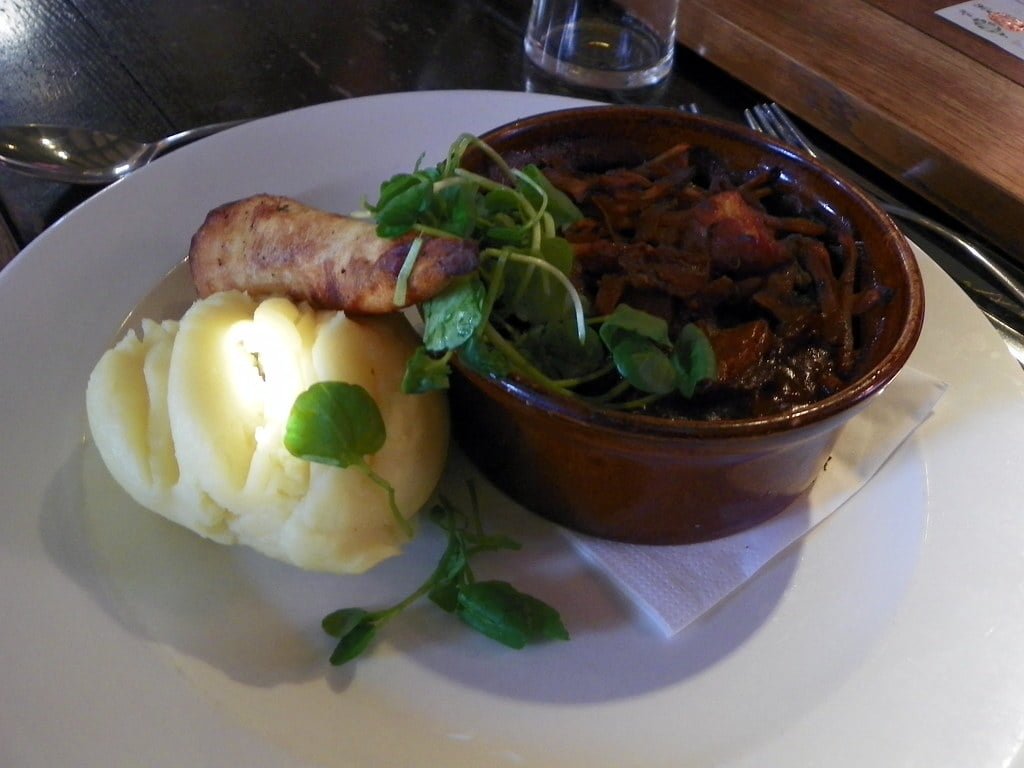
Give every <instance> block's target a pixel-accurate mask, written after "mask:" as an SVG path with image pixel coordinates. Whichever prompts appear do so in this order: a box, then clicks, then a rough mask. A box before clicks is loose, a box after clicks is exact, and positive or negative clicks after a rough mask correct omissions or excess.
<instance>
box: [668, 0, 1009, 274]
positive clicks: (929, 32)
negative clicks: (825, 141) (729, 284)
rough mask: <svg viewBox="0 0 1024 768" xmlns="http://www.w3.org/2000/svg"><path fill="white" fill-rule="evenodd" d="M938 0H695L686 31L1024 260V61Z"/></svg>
mask: <svg viewBox="0 0 1024 768" xmlns="http://www.w3.org/2000/svg"><path fill="white" fill-rule="evenodd" d="M953 4H954V3H953V2H952V0H950V1H949V2H942V1H941V0H940V2H932V1H930V0H815V2H806V1H805V0H772V2H764V1H763V0H681V1H680V23H679V39H680V40H681V41H682V42H683V43H684V44H685V45H687V46H688V47H690V48H692V49H693V50H696V51H700V53H701V55H703V56H704V57H706V58H707V59H708V60H709V61H711V62H714V63H715V64H717V65H718V66H720V67H722V68H723V69H724V70H726V71H728V72H729V73H730V74H732V75H734V76H736V77H737V78H739V79H741V80H743V81H744V82H746V83H748V84H750V85H751V86H753V87H754V88H755V89H757V90H759V91H761V92H763V93H765V94H766V95H768V96H770V97H771V98H772V99H774V100H776V101H778V102H779V103H780V104H782V105H784V106H785V107H786V108H787V109H788V110H789V111H791V112H793V113H795V114H797V115H799V116H800V117H801V118H803V119H804V120H806V121H807V122H809V123H811V124H812V125H814V126H816V127H817V128H819V129H820V130H821V131H823V132H824V133H825V134H828V135H829V136H831V137H832V138H833V139H835V140H837V141H838V142H839V143H840V144H842V145H844V146H845V147H846V148H847V149H848V150H850V151H851V152H852V153H853V154H855V155H856V156H859V157H861V158H864V159H866V160H867V161H869V163H870V164H872V165H874V166H877V167H878V168H880V169H882V170H883V171H884V172H885V173H887V174H888V175H889V176H891V177H892V178H893V179H895V180H898V181H899V182H900V183H902V184H904V185H905V186H906V187H907V188H909V189H910V190H912V191H914V192H916V193H918V194H920V195H921V196H922V197H924V198H926V199H927V200H929V201H930V202H932V203H934V204H935V205H936V206H938V207H940V208H941V209H943V210H944V211H946V212H947V213H948V214H950V215H951V216H953V217H954V218H956V219H958V220H960V221H962V222H964V223H966V224H967V225H968V226H969V227H970V228H972V229H974V230H976V231H978V232H981V233H983V234H984V235H985V236H986V237H987V238H988V239H990V240H991V241H992V242H994V243H995V244H997V245H998V246H1000V247H1002V248H1003V249H1004V250H1005V251H1007V253H1008V254H1009V255H1010V257H1011V258H1013V259H1015V260H1017V261H1018V262H1021V263H1024V85H1022V82H1024V75H1022V73H1024V64H1022V63H1021V62H1020V61H1019V60H1017V59H1015V58H1014V57H1012V56H1011V55H1010V54H1007V53H1004V52H1002V51H1001V50H999V49H998V48H996V47H995V46H993V45H991V44H989V43H987V42H985V41H984V40H982V39H980V38H977V37H975V36H973V35H971V34H970V33H968V32H966V31H965V30H962V29H960V28H959V27H957V26H955V25H953V24H952V23H950V22H947V21H944V20H942V19H939V18H937V17H935V16H934V11H935V10H936V9H938V8H941V7H946V6H949V5H953Z"/></svg>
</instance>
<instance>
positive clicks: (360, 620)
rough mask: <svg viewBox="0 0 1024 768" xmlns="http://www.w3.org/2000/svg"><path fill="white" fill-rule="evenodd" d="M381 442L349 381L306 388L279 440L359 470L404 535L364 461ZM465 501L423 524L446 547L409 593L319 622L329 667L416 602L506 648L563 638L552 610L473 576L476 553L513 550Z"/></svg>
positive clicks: (364, 398)
mask: <svg viewBox="0 0 1024 768" xmlns="http://www.w3.org/2000/svg"><path fill="white" fill-rule="evenodd" d="M386 438H387V434H386V428H385V425H384V420H383V418H382V416H381V413H380V409H379V408H378V407H377V404H376V402H375V401H374V400H373V398H372V397H371V396H370V394H369V393H368V392H367V391H366V390H365V389H363V388H362V387H360V386H358V385H355V384H347V383H344V382H336V381H329V382H320V383H317V384H314V385H312V386H311V387H309V389H307V390H306V391H304V392H303V393H301V394H300V395H299V396H298V397H297V398H296V400H295V404H294V405H293V406H292V410H291V413H290V414H289V417H288V422H287V424H286V427H285V438H284V443H285V447H286V448H287V450H288V451H289V452H290V453H292V454H293V455H294V456H297V457H299V458H302V459H305V460H307V461H311V462H316V463H320V464H325V465H328V466H332V467H338V468H352V469H355V470H357V471H361V472H363V473H365V474H366V475H367V476H368V477H369V478H370V479H371V480H372V481H373V482H374V483H376V484H377V485H379V486H381V488H382V489H383V490H384V491H385V492H386V493H387V496H388V504H389V506H390V507H391V511H392V513H393V514H394V516H395V519H396V522H398V524H399V526H400V527H401V528H402V530H403V531H405V532H406V533H407V534H409V535H411V527H410V526H409V522H408V521H407V520H406V519H405V517H404V516H403V515H402V514H401V511H400V510H399V509H398V507H397V505H396V503H395V491H394V487H393V486H392V485H391V484H390V483H389V482H388V481H387V480H386V479H385V478H383V477H380V476H379V475H378V474H377V473H376V472H374V471H373V469H372V468H371V467H370V466H369V464H368V463H367V461H366V456H368V455H372V454H374V453H376V452H377V451H379V450H380V449H381V448H382V447H383V446H384V443H385V440H386ZM470 496H471V501H472V506H471V511H470V512H469V513H465V512H463V511H461V510H460V509H459V508H457V507H456V506H455V505H454V504H453V503H451V502H450V501H449V500H448V499H446V498H444V497H442V498H441V499H440V501H439V502H438V503H437V504H435V505H434V507H433V508H432V509H431V511H430V519H431V520H432V521H433V522H434V523H436V524H437V525H438V526H440V527H441V528H442V529H443V530H444V531H445V533H446V534H447V545H446V547H445V550H444V552H443V553H442V555H441V558H440V560H439V561H438V563H437V566H436V567H435V568H434V570H433V572H432V573H431V574H430V575H429V576H428V577H427V579H426V580H425V581H424V582H423V583H422V584H421V585H420V586H419V587H418V588H417V589H415V590H414V591H413V592H412V593H411V594H409V595H408V596H407V597H405V598H403V599H401V600H399V601H398V602H396V603H395V604H393V605H391V606H389V607H386V608H381V609H377V610H368V609H366V608H343V609H340V610H337V611H334V612H333V613H330V614H328V615H327V616H325V617H324V619H323V621H322V627H323V629H324V631H325V632H326V633H327V634H329V635H331V636H332V637H334V638H336V639H337V641H338V642H337V645H336V647H335V649H334V652H333V653H332V654H331V657H330V662H331V664H333V665H335V666H339V665H342V664H345V663H346V662H349V661H351V660H352V659H354V658H356V657H358V656H360V655H361V654H362V653H363V652H364V651H365V650H366V649H367V648H369V646H370V645H371V643H372V642H373V640H374V639H375V638H376V636H377V633H378V631H379V630H380V629H381V628H382V627H383V626H384V625H386V624H387V623H388V622H389V621H391V620H392V619H393V618H395V617H396V616H397V615H398V614H400V613H401V612H402V611H404V610H405V609H406V608H408V607H409V606H410V605H412V604H413V603H415V602H416V601H418V600H420V599H421V598H423V597H428V598H429V599H430V600H431V601H432V602H433V603H434V604H435V605H437V606H438V607H439V608H441V609H442V610H444V611H446V612H448V613H451V614H453V615H455V616H457V617H458V618H459V619H461V620H462V621H463V622H464V623H465V624H466V625H467V626H469V627H471V628H472V629H474V630H476V631H477V632H480V633H481V634H483V635H486V636H487V637H489V638H491V639H493V640H496V641H498V642H499V643H502V644H503V645H506V646H508V647H510V648H516V649H519V648H523V647H524V646H526V645H528V644H531V643H537V642H542V641H545V640H568V639H569V633H568V632H567V631H566V629H565V626H564V625H563V623H562V620H561V618H560V616H559V615H558V612H557V611H556V610H555V609H554V608H552V607H551V606H549V605H548V604H547V603H544V602H543V601H541V600H538V599H537V598H535V597H531V596H530V595H527V594H524V593H522V592H520V591H518V590H517V589H515V588H514V587H513V586H512V585H511V584H508V583H507V582H504V581H478V580H477V579H476V577H475V575H474V573H473V569H472V568H471V566H470V560H471V558H473V557H474V556H476V555H478V554H480V553H482V552H492V551H497V550H517V549H519V548H520V545H519V543H518V542H516V541H514V540H513V539H510V538H508V537H506V536H500V535H488V534H485V533H484V530H483V526H482V524H481V522H480V514H479V503H478V500H477V496H476V493H475V491H474V489H473V487H472V486H470Z"/></svg>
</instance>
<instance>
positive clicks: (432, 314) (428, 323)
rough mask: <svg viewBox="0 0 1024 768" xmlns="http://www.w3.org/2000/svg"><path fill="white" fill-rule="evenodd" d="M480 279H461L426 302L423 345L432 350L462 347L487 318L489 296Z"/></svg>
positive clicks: (440, 350)
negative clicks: (486, 297) (487, 296)
mask: <svg viewBox="0 0 1024 768" xmlns="http://www.w3.org/2000/svg"><path fill="white" fill-rule="evenodd" d="M486 292H487V291H486V289H485V288H484V286H483V283H481V282H480V280H478V279H471V280H459V281H457V282H455V283H453V284H452V285H450V286H448V288H447V290H445V291H444V292H443V293H441V294H440V295H438V296H435V297H434V298H433V299H431V300H430V301H427V302H425V303H424V304H423V319H424V324H425V326H424V331H423V345H424V346H425V347H426V348H427V350H429V351H430V352H445V351H447V350H449V349H457V348H458V347H460V346H462V344H464V343H465V342H466V341H467V340H469V338H470V337H471V336H473V334H475V333H476V332H477V329H478V328H480V326H481V324H482V323H483V321H484V317H483V304H484V297H485V295H486Z"/></svg>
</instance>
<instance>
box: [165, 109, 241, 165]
mask: <svg viewBox="0 0 1024 768" xmlns="http://www.w3.org/2000/svg"><path fill="white" fill-rule="evenodd" d="M251 121H252V118H243V119H241V120H227V121H225V122H223V123H210V124H209V125H200V126H198V127H196V128H189V129H188V130H185V131H180V132H179V133H174V134H171V135H170V136H165V137H164V138H162V139H160V140H159V141H157V142H154V144H153V153H152V155H150V157H149V159H150V160H153V159H155V158H157V157H159V156H160V155H163V154H165V153H167V152H170V151H171V150H172V149H177V148H178V147H180V146H183V145H185V144H188V143H189V142H191V141H195V140H196V139H201V138H203V137H204V136H211V135H213V134H214V133H220V132H221V131H226V130H227V129H228V128H234V127H235V126H236V125H242V124H243V123H248V122H251Z"/></svg>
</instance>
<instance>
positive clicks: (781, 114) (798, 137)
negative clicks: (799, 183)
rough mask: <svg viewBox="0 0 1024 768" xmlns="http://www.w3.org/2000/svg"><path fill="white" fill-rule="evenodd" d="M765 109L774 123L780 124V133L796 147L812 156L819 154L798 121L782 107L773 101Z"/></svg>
mask: <svg viewBox="0 0 1024 768" xmlns="http://www.w3.org/2000/svg"><path fill="white" fill-rule="evenodd" d="M764 110H765V113H766V114H767V115H769V116H770V118H771V119H772V121H773V123H774V124H775V125H777V126H778V129H779V134H780V135H781V136H782V137H783V138H784V139H785V140H786V141H788V142H789V143H790V144H792V145H794V146H796V147H799V148H800V149H802V150H803V151H804V152H806V153H807V154H808V155H810V156H811V157H817V156H818V153H817V152H815V151H814V145H813V144H811V141H810V139H808V138H807V136H805V135H804V133H803V131H801V130H800V129H799V128H797V126H796V123H794V122H793V120H792V119H791V118H790V117H789V115H788V114H786V112H785V110H783V109H782V107H780V106H779V105H778V104H776V103H775V102H774V101H773V102H772V103H771V104H765V105H764Z"/></svg>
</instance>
